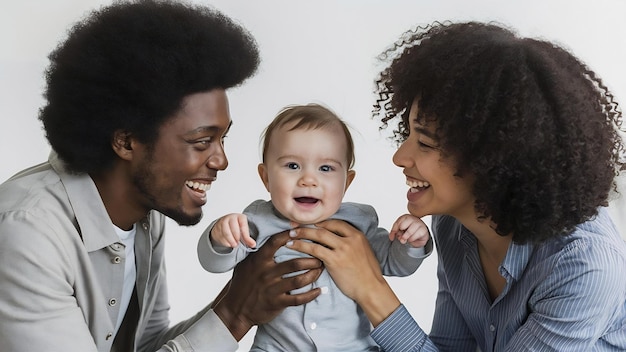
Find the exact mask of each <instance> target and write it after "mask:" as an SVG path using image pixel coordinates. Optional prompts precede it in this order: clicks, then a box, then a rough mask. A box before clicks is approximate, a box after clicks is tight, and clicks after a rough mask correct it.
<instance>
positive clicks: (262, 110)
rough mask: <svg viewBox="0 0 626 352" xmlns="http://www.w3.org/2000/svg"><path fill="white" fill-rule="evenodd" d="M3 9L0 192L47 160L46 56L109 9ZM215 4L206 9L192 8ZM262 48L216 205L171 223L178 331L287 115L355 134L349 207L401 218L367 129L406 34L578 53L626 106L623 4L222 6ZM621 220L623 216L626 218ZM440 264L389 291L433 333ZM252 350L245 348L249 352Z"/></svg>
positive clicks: (384, 158)
mask: <svg viewBox="0 0 626 352" xmlns="http://www.w3.org/2000/svg"><path fill="white" fill-rule="evenodd" d="M1 1H2V3H1V4H0V43H1V45H0V162H1V164H2V167H0V182H1V181H3V180H5V179H6V178H8V177H10V176H11V175H12V174H14V173H15V172H17V171H19V170H21V169H23V168H25V167H28V166H30V165H33V164H36V163H39V162H42V161H44V160H46V158H47V156H48V152H49V147H48V145H47V142H46V140H45V138H44V137H43V131H42V130H41V127H40V124H39V121H38V120H37V113H38V109H39V107H41V106H42V104H43V99H42V97H41V93H42V91H43V84H44V81H43V71H44V69H45V67H46V66H47V59H46V57H47V54H48V53H49V52H50V51H51V50H52V49H53V48H54V47H55V46H56V44H57V43H58V42H59V41H60V40H62V39H63V38H64V36H65V33H66V30H67V29H68V28H69V26H70V25H71V24H72V23H74V21H75V20H77V19H79V18H81V17H82V16H83V15H85V14H86V13H87V12H88V11H90V10H91V9H94V8H96V7H98V6H100V5H102V4H108V3H110V1H102V0H52V1H51V0H34V1H8V0H1ZM197 2H202V3H208V2H205V1H197ZM211 4H213V5H214V6H215V7H216V8H218V9H219V10H221V11H223V12H224V13H225V14H227V15H229V16H231V17H232V18H234V19H235V20H237V21H238V22H240V23H241V24H243V25H244V26H245V27H246V28H248V29H249V30H250V31H251V32H252V33H253V35H254V36H255V37H256V39H257V41H258V43H259V47H260V51H261V57H262V63H261V66H260V69H259V72H258V73H257V75H256V76H254V77H253V78H252V79H250V80H248V81H247V82H246V83H245V84H244V85H243V86H241V87H240V88H237V89H234V90H231V91H230V92H229V97H230V102H231V114H232V118H233V121H234V126H233V128H232V129H231V133H230V135H229V137H228V139H227V141H226V143H227V145H226V148H227V149H226V152H227V154H228V156H229V161H230V166H229V168H228V169H227V170H226V171H224V172H222V173H220V174H219V175H218V182H216V183H215V184H214V185H213V189H212V190H211V191H210V193H209V201H208V204H207V205H206V206H205V209H204V212H205V217H204V219H203V220H202V222H201V223H200V224H199V225H197V226H195V227H191V228H181V227H178V226H177V225H176V224H174V223H172V222H170V223H168V238H167V241H168V242H167V257H168V258H167V261H168V276H169V280H170V300H171V305H172V309H171V318H172V321H173V322H177V321H179V320H182V319H184V318H186V317H188V316H190V315H192V314H193V313H195V312H196V311H197V310H199V309H200V308H202V307H203V306H204V305H206V304H207V303H208V302H209V301H211V300H212V299H213V297H214V296H215V295H216V294H217V292H218V291H219V290H220V289H221V288H222V286H223V285H224V283H225V282H226V281H227V280H228V278H229V277H230V274H222V275H217V274H210V273H207V272H205V271H203V269H202V268H201V267H200V265H199V264H198V260H197V258H196V242H197V239H198V237H199V236H200V233H201V232H202V229H203V228H204V227H205V226H206V225H207V224H208V223H209V222H210V221H211V220H212V219H214V218H215V217H218V216H221V215H223V214H225V213H229V212H238V211H241V210H242V209H243V207H244V206H245V205H247V204H248V203H249V202H250V201H252V200H254V199H257V198H266V197H267V194H266V192H265V190H264V188H263V186H262V184H261V182H260V181H259V179H258V176H257V173H256V165H257V163H258V162H259V152H258V147H259V135H260V133H261V131H262V129H263V128H264V127H265V125H266V124H267V123H269V121H270V120H271V119H272V118H273V117H274V115H275V114H276V113H277V112H278V110H280V109H281V108H282V107H283V106H285V105H288V104H296V103H298V104H299V103H308V102H320V103H324V104H326V105H328V106H329V107H331V108H332V109H334V110H335V111H336V112H337V113H338V114H339V115H340V116H341V117H343V118H344V119H345V120H347V122H348V123H349V125H350V126H351V127H352V131H353V135H354V139H355V143H356V148H357V150H356V152H357V163H356V167H355V169H356V171H357V178H356V179H355V182H354V183H353V184H352V186H351V188H350V189H349V191H348V193H347V195H346V200H350V201H358V202H365V203H370V204H372V205H374V206H375V207H376V209H377V210H378V211H379V216H380V224H381V226H383V227H386V228H389V227H390V226H391V224H392V223H393V221H394V220H395V219H396V217H397V216H399V215H400V214H402V213H404V212H405V211H406V198H405V193H406V190H407V188H406V186H405V185H404V178H403V175H402V173H401V171H400V169H398V168H396V167H394V166H393V164H392V163H391V155H392V154H393V151H394V145H393V144H392V143H391V142H390V141H389V140H387V139H386V136H387V135H386V134H380V133H379V131H378V124H377V123H376V121H374V120H372V119H371V118H370V116H371V107H372V104H373V102H374V99H375V96H374V95H373V93H372V89H373V80H374V78H375V76H376V74H377V73H378V71H379V70H380V66H377V65H378V64H377V61H376V59H375V57H376V55H378V54H379V53H380V52H382V51H383V50H384V49H385V48H387V47H388V46H389V45H391V44H392V43H393V42H394V41H395V40H396V39H397V38H398V37H399V35H400V34H401V33H402V32H404V31H405V30H407V29H409V28H412V27H414V26H415V25H425V24H429V23H431V22H433V21H435V20H439V21H443V20H455V21H457V20H480V21H489V20H495V21H499V22H502V23H504V24H507V25H510V26H512V27H514V28H517V29H518V30H519V32H520V33H521V34H522V35H526V36H539V37H543V38H545V39H549V40H553V41H556V42H558V43H560V44H561V45H563V46H565V47H566V48H569V49H571V50H572V51H573V52H574V53H575V54H576V55H577V56H578V57H580V58H581V59H582V60H583V61H585V62H586V63H587V64H588V65H589V66H590V67H591V68H592V69H594V70H595V71H596V72H597V73H598V74H599V75H600V76H601V77H603V78H604V79H605V81H606V84H607V85H608V86H609V87H610V88H612V90H613V92H614V94H615V95H616V96H617V98H618V99H619V98H621V99H622V101H626V100H625V99H626V1H621V0H613V1H611V0H595V1H582V0H578V1H571V0H570V1H565V0H564V1H546V0H540V1H537V0H525V1H488V0H480V1H479V0H476V1H467V0H449V1H439V0H430V1H426V0H421V1H419V0H411V1H405V0H402V1H401V0H386V1H383V0H377V1H375V0H358V1H357V0H353V1H339V0H337V1H328V0H317V1H290V0H284V1H277V0H272V1H238V0H215V1H212V2H211ZM622 214H623V213H622ZM435 267H436V256H435V255H434V256H431V257H430V258H428V259H427V260H426V261H425V262H424V264H423V265H422V267H421V268H420V269H418V272H417V273H415V274H414V275H412V276H411V277H407V278H397V279H389V281H390V282H391V285H392V286H393V287H394V289H395V290H396V293H397V295H398V296H399V297H400V299H401V300H402V301H403V302H404V303H405V305H407V307H408V309H409V310H410V311H411V313H413V315H414V317H415V318H416V320H417V321H418V323H419V324H420V325H421V326H422V327H423V328H424V329H425V330H426V331H428V330H429V329H430V324H431V319H432V314H433V310H434V301H435V294H436V290H437V285H436V276H435ZM251 338H252V333H250V334H248V335H247V336H246V338H245V339H244V340H243V341H242V344H241V349H240V350H242V351H244V350H247V347H248V346H249V344H250V342H251Z"/></svg>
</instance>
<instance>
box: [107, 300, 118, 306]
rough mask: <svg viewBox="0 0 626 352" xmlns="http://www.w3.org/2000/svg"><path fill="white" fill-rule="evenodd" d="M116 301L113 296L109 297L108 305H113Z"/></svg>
mask: <svg viewBox="0 0 626 352" xmlns="http://www.w3.org/2000/svg"><path fill="white" fill-rule="evenodd" d="M116 303H117V300H116V299H115V298H111V299H110V300H109V305H110V306H111V307H113V306H114V305H115V304H116Z"/></svg>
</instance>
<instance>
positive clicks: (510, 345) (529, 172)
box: [289, 23, 626, 352]
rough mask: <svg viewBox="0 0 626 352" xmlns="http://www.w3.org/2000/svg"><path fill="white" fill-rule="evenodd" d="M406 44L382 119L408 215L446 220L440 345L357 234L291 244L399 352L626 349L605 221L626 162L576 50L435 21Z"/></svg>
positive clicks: (315, 234)
mask: <svg viewBox="0 0 626 352" xmlns="http://www.w3.org/2000/svg"><path fill="white" fill-rule="evenodd" d="M398 43H400V44H397V45H396V46H395V47H393V48H391V49H390V50H388V51H387V52H385V54H384V55H383V56H384V57H390V56H393V54H394V53H399V55H397V57H395V58H394V59H393V61H392V63H391V65H390V66H389V67H388V68H387V69H385V70H384V71H383V72H382V73H381V75H380V77H379V79H378V81H377V83H378V93H379V95H380V98H379V100H378V101H377V104H376V105H375V107H376V110H375V114H376V115H377V116H381V122H382V124H383V127H387V124H388V123H389V122H390V121H391V120H392V119H394V118H395V117H396V116H400V117H401V121H400V122H399V124H398V128H397V129H396V130H395V131H394V133H395V139H396V141H397V142H398V143H399V145H400V147H399V149H398V151H397V152H396V153H395V155H394V157H393V161H394V163H395V164H396V165H397V166H399V167H400V168H402V169H403V172H404V174H405V175H406V180H407V185H408V186H409V187H410V190H409V192H408V194H407V199H408V209H409V211H410V213H411V214H413V215H415V216H420V217H421V216H426V215H433V218H432V231H433V237H434V239H435V243H436V247H437V250H438V257H439V266H438V278H439V291H438V296H437V305H436V309H435V316H434V320H433V326H432V330H431V332H430V334H428V335H427V334H426V333H425V332H424V331H423V330H422V329H421V328H420V327H419V326H418V325H417V323H416V322H415V321H414V320H413V319H412V318H411V317H410V315H409V314H408V312H407V311H406V309H405V308H404V306H402V305H401V303H400V302H399V300H398V298H397V297H396V296H395V295H394V293H393V291H392V290H391V288H390V287H389V285H388V284H387V283H386V282H385V280H384V279H383V277H382V275H381V274H380V270H379V269H378V268H377V262H376V261H375V259H374V258H373V256H372V254H371V250H370V249H369V248H368V246H367V244H366V243H367V242H366V240H365V238H364V237H363V235H362V234H361V233H359V232H358V231H356V230H355V229H354V228H351V227H350V226H348V225H346V224H343V223H339V222H325V223H322V224H320V225H319V226H320V227H321V228H323V229H322V230H311V229H298V230H297V231H294V233H293V234H292V236H293V237H295V238H306V239H310V240H314V241H316V242H318V243H321V244H322V245H323V246H321V245H317V244H314V243H307V242H305V241H292V242H290V243H289V245H290V246H291V247H292V248H294V249H297V250H300V251H303V252H306V253H309V254H311V255H313V256H315V257H318V258H320V259H321V260H322V261H323V262H324V264H325V266H326V268H327V269H328V270H329V272H330V273H331V275H332V276H333V279H334V280H335V281H336V282H337V284H338V286H339V287H340V288H341V289H342V290H343V291H344V293H345V294H346V295H348V296H349V297H351V298H353V299H354V300H355V301H356V302H357V303H358V304H359V305H360V306H361V308H362V309H363V310H364V311H365V313H366V314H367V316H368V318H369V319H370V322H371V323H372V324H373V326H374V330H373V332H372V337H373V338H374V340H375V341H376V342H377V343H378V344H380V345H381V346H382V347H383V349H384V350H385V351H387V352H391V351H436V350H446V351H447V350H450V351H476V348H477V347H478V348H480V350H481V351H483V352H486V351H520V350H533V351H545V350H560V351H582V350H594V351H595V350H598V351H600V350H601V351H607V350H625V349H626V280H624V279H623V273H624V271H625V270H626V245H625V244H624V241H623V240H622V239H621V238H620V235H619V234H618V232H617V230H616V229H615V226H614V225H613V223H612V221H611V219H610V217H609V215H608V213H607V211H606V210H605V209H604V206H606V205H607V197H608V194H609V192H610V191H611V190H612V189H613V188H614V187H615V183H614V178H615V175H616V173H617V172H618V170H619V169H620V167H622V164H623V163H622V161H621V158H622V157H623V153H624V145H623V142H622V141H621V139H620V137H619V135H618V130H619V128H620V127H619V126H621V123H622V114H621V112H620V111H619V109H618V105H617V102H615V101H614V99H613V96H612V94H611V93H610V92H609V91H608V89H607V88H606V87H605V86H604V84H603V82H602V81H601V80H600V79H599V78H598V77H597V76H596V74H595V73H594V72H593V71H591V70H590V69H589V68H588V67H586V66H585V65H584V64H583V63H581V62H580V61H579V60H578V59H576V58H575V57H574V56H573V55H571V54H570V53H568V52H567V51H566V50H564V49H562V48H560V47H558V46H556V45H555V44H553V43H549V42H546V41H542V40H536V39H530V38H520V37H518V36H517V35H516V34H515V33H514V32H513V31H511V30H509V29H507V28H504V27H502V26H499V25H495V24H481V23H459V24H439V23H437V24H435V25H433V26H431V27H428V28H425V29H424V28H418V29H417V30H415V31H410V32H407V33H405V34H404V36H403V37H402V38H401V40H400V41H398ZM332 233H335V234H338V235H339V236H334V235H332ZM366 268H367V269H369V270H366Z"/></svg>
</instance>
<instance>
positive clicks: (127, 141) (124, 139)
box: [111, 130, 133, 160]
mask: <svg viewBox="0 0 626 352" xmlns="http://www.w3.org/2000/svg"><path fill="white" fill-rule="evenodd" d="M111 147H112V148H113V151H114V152H115V154H117V155H118V156H119V157H120V158H122V159H123V160H130V159H132V158H133V138H132V136H131V133H130V132H128V131H125V130H116V131H115V132H113V138H112V140H111Z"/></svg>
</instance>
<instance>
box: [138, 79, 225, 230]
mask: <svg viewBox="0 0 626 352" xmlns="http://www.w3.org/2000/svg"><path fill="white" fill-rule="evenodd" d="M230 124H231V119H230V113H229V110H228V99H227V97H226V92H225V91H224V90H223V89H214V90H211V91H208V92H202V93H195V94H191V95H188V96H187V97H185V98H184V99H183V105H182V108H181V109H180V110H179V111H178V112H177V113H176V114H175V115H174V116H173V117H172V118H171V119H169V120H168V121H166V122H165V123H164V124H163V126H161V128H160V129H159V137H158V139H157V140H156V142H155V143H154V145H152V146H147V145H143V148H142V150H141V152H140V153H138V155H139V157H137V158H136V159H134V160H133V165H132V167H133V169H132V179H133V184H134V185H135V187H136V188H137V190H138V192H139V197H140V199H139V201H140V202H143V203H144V206H145V207H146V208H147V209H154V210H157V211H159V212H161V213H162V214H164V215H166V216H168V217H170V218H172V219H173V220H174V221H176V222H177V223H179V224H180V225H195V224H197V223H198V222H199V221H200V219H201V218H202V208H201V207H202V206H203V205H204V204H205V203H206V201H207V198H206V197H207V196H206V191H208V190H209V189H210V187H211V183H212V182H213V181H215V180H216V177H217V172H218V171H221V170H224V169H226V167H227V166H228V160H227V158H226V154H225V153H224V137H225V135H226V133H227V132H228V129H229V128H230Z"/></svg>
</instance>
